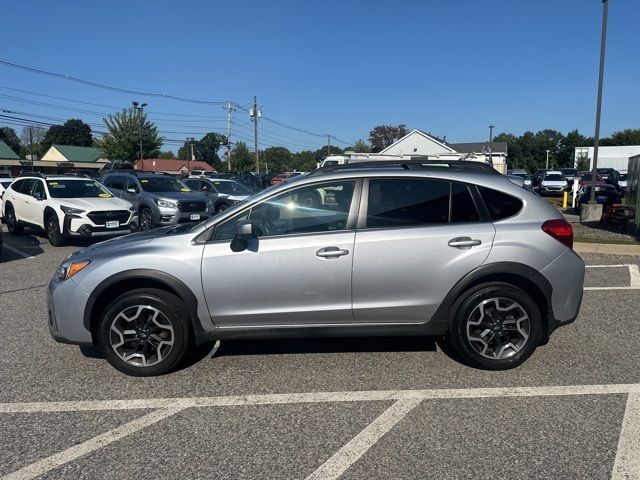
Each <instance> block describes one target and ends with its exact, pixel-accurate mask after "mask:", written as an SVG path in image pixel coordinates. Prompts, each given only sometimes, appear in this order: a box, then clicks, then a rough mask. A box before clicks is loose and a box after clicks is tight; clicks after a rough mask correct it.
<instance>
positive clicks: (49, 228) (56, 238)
mask: <svg viewBox="0 0 640 480" xmlns="http://www.w3.org/2000/svg"><path fill="white" fill-rule="evenodd" d="M44 231H45V233H46V234H47V239H48V240H49V243H50V244H51V245H53V246H54V247H61V246H62V245H64V236H63V235H62V232H61V231H60V224H59V223H58V217H57V216H56V215H54V214H50V215H47V218H45V219H44Z"/></svg>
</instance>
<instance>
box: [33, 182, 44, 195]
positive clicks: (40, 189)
mask: <svg viewBox="0 0 640 480" xmlns="http://www.w3.org/2000/svg"><path fill="white" fill-rule="evenodd" d="M38 194H39V195H40V198H45V193H44V183H42V182H41V181H40V180H36V181H35V183H34V184H33V188H31V195H32V196H34V197H35V196H36V195H38Z"/></svg>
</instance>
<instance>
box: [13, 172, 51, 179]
mask: <svg viewBox="0 0 640 480" xmlns="http://www.w3.org/2000/svg"><path fill="white" fill-rule="evenodd" d="M18 177H38V178H46V175H45V174H43V173H41V172H25V171H21V172H20V174H19V175H18Z"/></svg>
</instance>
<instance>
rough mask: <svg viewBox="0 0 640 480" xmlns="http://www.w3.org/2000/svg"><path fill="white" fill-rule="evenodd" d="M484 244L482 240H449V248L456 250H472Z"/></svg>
mask: <svg viewBox="0 0 640 480" xmlns="http://www.w3.org/2000/svg"><path fill="white" fill-rule="evenodd" d="M480 244H482V242H481V241H480V240H476V239H472V238H471V237H457V238H452V239H451V240H449V246H450V247H454V248H471V247H477V246H478V245H480Z"/></svg>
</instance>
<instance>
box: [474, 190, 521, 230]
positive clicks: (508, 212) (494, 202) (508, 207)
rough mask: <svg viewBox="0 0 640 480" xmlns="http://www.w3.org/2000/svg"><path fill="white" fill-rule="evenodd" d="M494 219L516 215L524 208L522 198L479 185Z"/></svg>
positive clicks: (490, 215) (490, 214) (483, 198)
mask: <svg viewBox="0 0 640 480" xmlns="http://www.w3.org/2000/svg"><path fill="white" fill-rule="evenodd" d="M478 190H479V191H480V195H481V196H482V200H484V203H485V205H486V206H487V210H488V211H489V217H490V218H491V220H492V221H494V222H495V221H497V220H502V219H503V218H509V217H513V216H514V215H516V214H517V213H518V212H520V210H522V200H520V199H519V198H516V197H512V196H511V195H507V194H506V193H502V192H499V191H497V190H493V189H491V188H486V187H478Z"/></svg>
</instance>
